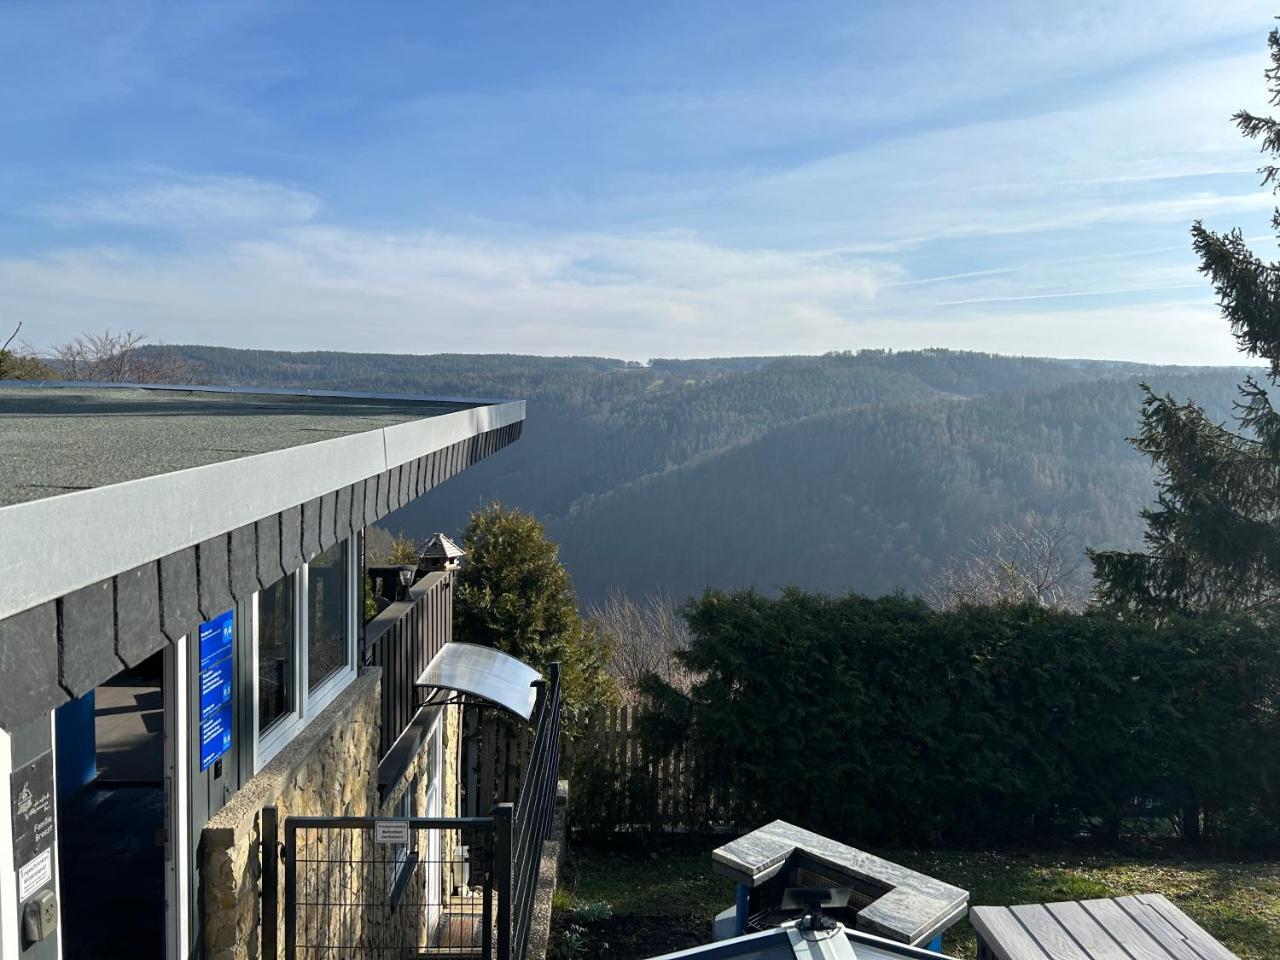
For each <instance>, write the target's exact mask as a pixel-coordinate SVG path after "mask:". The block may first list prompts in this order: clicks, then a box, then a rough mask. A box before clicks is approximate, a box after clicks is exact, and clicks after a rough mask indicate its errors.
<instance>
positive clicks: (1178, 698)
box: [643, 590, 1280, 846]
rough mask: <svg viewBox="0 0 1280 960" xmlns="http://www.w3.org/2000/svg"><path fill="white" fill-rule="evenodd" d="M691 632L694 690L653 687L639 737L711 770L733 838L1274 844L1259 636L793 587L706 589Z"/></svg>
mask: <svg viewBox="0 0 1280 960" xmlns="http://www.w3.org/2000/svg"><path fill="white" fill-rule="evenodd" d="M687 616H688V618H689V621H690V624H691V625H692V627H693V631H694V636H695V640H694V643H693V646H692V648H691V649H690V650H689V651H688V653H687V654H686V655H685V658H686V659H687V661H688V664H689V666H691V667H692V668H694V669H695V670H696V671H698V672H699V673H700V674H701V675H702V680H701V681H700V682H698V683H697V684H696V685H695V686H694V688H693V690H692V691H691V692H689V693H687V694H685V693H681V692H679V691H675V690H672V689H670V688H668V687H664V686H663V685H662V684H661V683H659V682H657V681H651V682H650V684H649V687H648V690H647V693H648V696H649V698H650V706H651V710H650V711H649V712H648V715H647V718H646V723H645V725H644V727H643V729H644V732H645V736H646V738H647V739H648V740H649V741H650V742H651V743H652V744H653V747H654V749H659V750H660V749H664V748H666V747H669V746H670V745H671V744H672V743H674V742H677V741H682V742H684V743H685V744H686V746H687V748H688V749H690V750H691V751H693V752H694V753H696V754H697V755H698V756H699V757H701V758H702V760H701V763H700V764H699V767H698V769H699V775H700V776H702V777H703V778H705V781H704V784H703V787H704V789H705V788H707V787H709V786H710V785H711V784H715V785H717V787H718V788H719V790H720V793H721V795H727V796H730V797H732V803H733V805H734V810H733V811H732V816H733V819H735V820H736V821H737V822H740V823H759V822H763V821H766V820H768V819H771V818H774V817H782V818H785V819H787V820H790V821H792V822H795V823H798V824H801V825H803V826H807V827H810V828H812V829H816V830H820V831H822V832H825V833H827V834H830V835H833V836H837V837H856V838H858V839H860V840H863V841H878V842H885V841H905V842H925V843H942V842H945V843H970V842H989V841H1003V842H1008V841H1014V840H1023V839H1030V838H1033V837H1036V836H1045V835H1053V834H1056V835H1063V834H1068V835H1074V834H1078V833H1080V832H1081V831H1082V830H1088V831H1091V832H1094V833H1099V834H1102V835H1105V836H1107V837H1110V838H1117V837H1119V836H1120V835H1121V834H1122V833H1124V832H1129V831H1133V830H1137V829H1144V830H1151V829H1153V828H1154V829H1155V830H1157V831H1159V830H1160V829H1162V828H1163V829H1172V830H1176V831H1181V832H1182V833H1183V835H1184V836H1186V837H1187V838H1188V839H1195V838H1196V837H1198V836H1199V834H1200V831H1201V829H1203V831H1204V832H1205V833H1206V834H1207V835H1211V836H1214V837H1215V838H1216V839H1217V840H1219V841H1222V842H1228V843H1233V844H1238V845H1242V846H1248V845H1261V844H1270V843H1273V842H1275V841H1276V840H1277V838H1280V736H1277V734H1280V717H1278V715H1277V705H1278V697H1277V692H1278V690H1280V643H1278V642H1277V641H1276V639H1275V633H1274V630H1273V629H1271V628H1270V627H1268V626H1265V625H1261V624H1258V623H1255V622H1250V621H1248V620H1244V619H1229V618H1220V617H1214V618H1209V617H1205V618H1198V619H1188V620H1174V621H1170V622H1166V623H1164V624H1162V625H1160V626H1152V625H1148V624H1133V623H1122V622H1119V621H1117V620H1115V619H1114V618H1112V617H1109V616H1107V615H1104V614H1101V613H1089V614H1083V615H1080V614H1067V613H1059V612H1053V611H1047V610H1042V609H1038V608H1032V607H1009V608H981V609H969V610H962V611H958V612H951V613H938V612H935V611H932V610H930V609H929V608H927V607H926V606H925V605H924V604H923V603H922V602H920V601H919V600H916V599H913V598H907V597H903V596H890V597H883V598H879V599H871V598H867V597H862V596H858V595H850V596H846V597H840V598H835V597H828V596H824V595H818V594H809V593H803V592H800V591H794V590H793V591H787V592H785V593H784V594H783V595H782V596H780V597H777V598H769V597H765V596H762V595H760V594H758V593H755V592H752V591H744V592H737V593H723V592H718V591H709V592H707V593H706V594H705V595H703V597H702V598H701V599H699V600H696V601H691V602H690V603H689V605H688V608H687Z"/></svg>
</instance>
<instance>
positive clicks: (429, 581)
mask: <svg viewBox="0 0 1280 960" xmlns="http://www.w3.org/2000/svg"><path fill="white" fill-rule="evenodd" d="M452 585H453V574H452V572H450V571H435V572H432V573H428V574H427V575H426V576H424V577H422V579H420V580H418V581H417V582H416V583H414V584H413V585H412V586H410V587H409V588H408V595H407V599H404V600H399V601H396V602H394V603H392V604H391V605H390V606H388V607H387V608H386V609H385V610H383V611H382V612H381V613H379V614H378V615H377V616H376V617H374V618H373V619H372V620H370V621H369V623H368V624H367V625H366V626H365V628H364V646H363V655H362V658H361V662H362V663H363V664H364V665H366V666H375V667H381V668H382V736H381V742H380V744H379V749H378V757H379V759H382V758H385V757H386V756H387V754H388V753H390V752H391V748H392V746H394V744H395V742H396V740H398V739H399V737H400V735H401V734H402V733H404V732H405V730H407V729H408V728H409V726H410V724H411V723H412V722H413V720H414V717H416V716H417V713H418V708H419V706H420V692H419V691H418V689H417V688H416V687H415V686H414V684H415V682H416V681H417V679H418V677H419V676H420V675H421V674H422V671H423V670H424V669H426V666H427V663H428V662H430V660H431V658H432V657H434V656H435V655H436V654H437V653H438V652H439V651H440V648H441V647H443V646H444V645H445V644H446V643H448V642H449V641H450V640H451V639H453V590H452Z"/></svg>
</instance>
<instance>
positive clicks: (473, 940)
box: [285, 817, 494, 960]
mask: <svg viewBox="0 0 1280 960" xmlns="http://www.w3.org/2000/svg"><path fill="white" fill-rule="evenodd" d="M285 833H286V845H285V848H286V879H285V897H286V902H285V944H286V957H288V958H289V960H405V958H427V957H440V958H445V957H457V958H464V957H474V958H482V960H488V958H490V957H492V956H493V955H494V954H493V951H492V942H493V929H492V925H493V916H494V910H493V896H494V890H493V824H492V821H491V820H489V819H487V818H468V819H421V818H417V819H410V820H407V821H406V820H374V819H372V818H354V817H352V818H342V817H328V818H326V817H290V818H288V819H286V820H285Z"/></svg>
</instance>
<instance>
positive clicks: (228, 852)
mask: <svg viewBox="0 0 1280 960" xmlns="http://www.w3.org/2000/svg"><path fill="white" fill-rule="evenodd" d="M380 680H381V673H380V671H379V670H377V669H370V670H363V671H361V673H360V675H359V676H358V677H357V678H356V679H355V681H354V682H353V683H352V684H351V685H350V686H349V687H347V689H346V690H344V691H343V692H342V693H341V694H340V695H339V696H338V698H337V699H336V700H334V702H333V703H331V704H330V705H329V706H328V707H327V708H326V709H325V710H324V712H323V713H321V714H320V715H319V716H318V717H316V719H315V720H314V721H312V722H311V723H310V724H308V725H307V726H306V727H305V728H304V729H303V730H302V732H301V733H299V734H298V736H297V737H296V738H294V740H292V741H291V742H290V743H289V744H288V745H287V746H286V747H285V748H284V749H283V750H281V752H280V753H279V754H277V755H276V756H275V757H274V758H273V759H272V761H271V762H270V763H269V764H267V766H266V767H264V768H263V769H262V771H261V772H260V773H259V774H258V775H257V776H255V777H254V778H253V779H252V780H250V781H249V782H248V783H247V784H245V785H244V786H243V787H241V789H240V790H239V791H238V792H237V793H236V795H235V796H234V797H233V798H232V799H231V802H230V803H229V804H227V806H225V807H223V808H222V810H220V811H219V812H218V813H217V815H215V816H214V818H213V819H212V820H210V821H209V823H208V825H206V826H205V828H204V830H203V832H202V836H201V857H202V860H201V863H202V870H203V877H202V883H203V891H204V945H205V957H206V958H207V960H259V958H261V951H262V939H261V915H260V912H261V905H262V891H261V878H262V860H261V840H262V809H263V807H267V806H273V805H274V806H275V807H276V809H277V810H278V811H279V819H280V824H281V833H280V841H281V842H282V843H283V842H284V828H283V824H284V818H285V817H287V816H369V815H370V814H372V813H374V812H375V811H376V810H377V807H378V775H377V773H378V735H379V724H380V720H379V718H380V716H381V713H380V707H381V704H380V700H381V697H380ZM279 876H280V881H281V884H280V886H281V889H280V891H279V896H278V898H277V902H278V903H279V904H280V915H279V918H278V926H277V930H278V931H279V938H280V945H281V949H283V945H284V889H283V886H284V884H283V881H284V869H283V865H282V866H281V869H280V871H279ZM271 960H273V958H271Z"/></svg>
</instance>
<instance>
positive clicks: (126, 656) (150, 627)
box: [116, 563, 165, 667]
mask: <svg viewBox="0 0 1280 960" xmlns="http://www.w3.org/2000/svg"><path fill="white" fill-rule="evenodd" d="M164 645H165V636H164V631H163V630H161V629H160V566H159V564H157V563H144V564H143V565H142V566H140V567H134V568H133V569H132V570H128V571H126V572H124V573H122V574H120V575H119V576H117V577H116V656H118V657H119V658H120V659H121V660H123V661H124V663H125V666H129V667H132V666H136V665H137V664H139V663H141V662H142V661H143V660H145V659H147V657H149V656H151V655H152V654H153V653H155V652H156V651H157V650H159V649H161V648H162V647H163V646H164Z"/></svg>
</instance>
